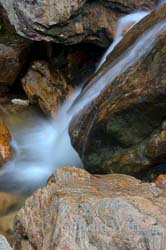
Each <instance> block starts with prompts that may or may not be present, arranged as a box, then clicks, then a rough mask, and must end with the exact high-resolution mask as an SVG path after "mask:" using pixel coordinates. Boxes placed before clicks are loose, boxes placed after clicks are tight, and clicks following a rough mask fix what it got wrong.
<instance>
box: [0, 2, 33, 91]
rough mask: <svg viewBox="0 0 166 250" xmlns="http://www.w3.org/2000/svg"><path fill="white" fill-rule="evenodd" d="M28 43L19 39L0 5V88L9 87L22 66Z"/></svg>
mask: <svg viewBox="0 0 166 250" xmlns="http://www.w3.org/2000/svg"><path fill="white" fill-rule="evenodd" d="M28 46H29V42H28V41H27V40H25V39H23V38H21V37H19V36H18V35H17V34H16V33H15V30H14V29H13V27H12V26H11V25H10V23H9V22H8V20H7V16H6V13H5V10H4V9H3V8H2V7H1V5H0V76H1V77H0V87H1V88H2V86H6V84H7V85H11V84H13V83H14V82H15V80H16V78H17V76H18V74H19V73H20V71H21V69H22V68H23V66H24V62H25V59H26V55H27V48H28Z"/></svg>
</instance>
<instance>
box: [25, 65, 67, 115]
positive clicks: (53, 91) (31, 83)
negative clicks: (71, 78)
mask: <svg viewBox="0 0 166 250" xmlns="http://www.w3.org/2000/svg"><path fill="white" fill-rule="evenodd" d="M22 83H23V88H24V90H25V93H26V94H27V96H28V98H29V100H30V102H31V103H38V104H39V106H40V108H41V109H42V111H43V112H44V113H46V114H48V115H51V116H52V117H54V116H55V115H56V113H57V111H58V110H59V108H60V106H61V104H62V102H63V101H64V100H65V99H66V98H67V97H69V96H70V95H71V93H72V87H71V86H70V85H68V84H67V82H66V80H65V78H64V76H63V74H62V73H61V72H60V71H59V70H56V69H54V68H52V67H51V65H49V64H48V63H47V62H45V61H35V62H33V63H32V65H31V67H30V68H29V70H28V72H27V73H26V75H25V76H24V78H23V79H22Z"/></svg>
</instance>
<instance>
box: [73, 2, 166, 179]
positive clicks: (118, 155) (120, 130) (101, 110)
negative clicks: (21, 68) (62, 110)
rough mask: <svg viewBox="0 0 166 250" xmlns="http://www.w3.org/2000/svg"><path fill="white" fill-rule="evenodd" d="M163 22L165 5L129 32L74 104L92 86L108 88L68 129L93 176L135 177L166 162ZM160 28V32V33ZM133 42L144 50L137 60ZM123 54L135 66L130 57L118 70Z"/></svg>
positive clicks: (165, 33) (165, 32) (165, 52)
mask: <svg viewBox="0 0 166 250" xmlns="http://www.w3.org/2000/svg"><path fill="white" fill-rule="evenodd" d="M165 21H166V5H165V4H164V5H162V6H161V7H160V8H158V9H156V10H154V11H153V12H152V13H150V14H149V15H148V16H146V17H145V18H144V19H143V20H141V21H140V22H139V23H137V24H136V25H135V26H134V27H133V28H132V29H130V30H129V31H128V32H127V34H126V35H125V36H124V38H123V39H122V40H121V42H120V43H119V44H118V45H117V46H116V47H115V49H114V50H113V51H112V52H111V53H110V55H109V56H108V57H107V61H106V62H105V63H104V64H103V65H102V67H101V68H100V69H99V71H98V72H96V75H95V76H94V77H93V78H92V79H91V81H90V82H89V83H88V85H87V86H86V87H85V88H84V89H83V91H82V93H81V94H80V96H79V97H78V98H77V101H76V102H79V100H81V98H84V97H86V95H88V91H89V88H90V86H95V84H96V83H100V80H101V83H102V82H103V83H105V84H106V83H107V87H106V88H105V89H104V90H103V92H101V93H100V94H99V96H98V97H96V99H95V100H93V101H92V102H91V103H89V104H88V105H87V106H86V107H85V108H84V109H82V110H81V112H79V113H78V114H77V115H76V116H75V117H74V119H73V121H72V122H71V125H70V134H71V141H72V144H73V146H74V147H75V149H76V150H77V152H78V153H79V155H80V157H81V159H82V160H83V162H84V165H85V167H86V169H87V170H88V171H90V172H92V173H100V174H101V173H112V172H120V173H130V174H135V173H138V172H142V170H147V169H148V168H149V169H150V167H151V166H153V165H154V163H155V162H158V163H159V164H160V163H162V161H163V159H165V158H166V147H165V145H166V132H165V131H164V130H165V128H164V127H165V126H163V121H164V119H165V110H166V109H165V107H166V103H165V100H166V80H165V79H166V71H165V67H166V56H165V55H166V43H165V40H166V25H165ZM160 22H161V23H160ZM155 25H157V26H156V27H155ZM162 25H163V26H164V28H163V30H160V27H162ZM159 30H160V32H159V34H157V33H156V32H158V31H159ZM150 31H151V33H150ZM147 34H150V36H149V37H148V36H147ZM155 35H156V36H155ZM146 36H147V37H148V39H147V42H145V38H146ZM137 39H140V40H139V41H141V42H142V44H144V45H146V46H147V47H146V48H144V47H142V48H143V50H142V51H143V54H142V56H140V57H137V56H138V55H139V53H140V55H141V49H142V48H141V46H140V47H139V49H137V53H136V50H135V48H136V47H135V44H137V45H138V43H137V41H138V40H137ZM152 41H154V43H152V44H151V42H152ZM150 44H151V45H150ZM132 46H133V47H132ZM148 46H149V48H148ZM131 48H132V49H131ZM130 49H131V51H130ZM127 51H130V52H131V54H132V53H133V55H135V56H134V60H133V62H132V60H131V57H129V58H128V60H129V61H130V63H131V64H130V63H129V65H128V67H127V68H125V63H124V66H123V67H122V68H123V69H122V68H121V62H127V60H126V58H127V56H126V55H129V54H130V53H128V52H127ZM131 54H130V55H131ZM115 65H117V67H116V66H115ZM119 69H120V71H119V74H117V75H116V73H115V78H114V77H113V76H114V72H116V70H117V71H118V70H119ZM109 72H112V74H111V73H109ZM109 78H110V79H109ZM96 89H97V87H96ZM86 91H87V92H86ZM76 102H75V105H76V104H77V103H76Z"/></svg>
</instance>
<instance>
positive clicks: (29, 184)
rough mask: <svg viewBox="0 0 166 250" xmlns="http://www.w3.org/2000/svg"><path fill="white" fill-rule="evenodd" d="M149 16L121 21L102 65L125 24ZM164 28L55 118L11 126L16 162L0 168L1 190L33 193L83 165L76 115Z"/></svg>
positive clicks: (153, 30) (156, 29)
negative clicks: (72, 127) (59, 172)
mask: <svg viewBox="0 0 166 250" xmlns="http://www.w3.org/2000/svg"><path fill="white" fill-rule="evenodd" d="M145 15H147V13H146V12H139V13H134V14H130V15H127V16H126V17H124V18H122V19H121V20H120V22H119V26H118V30H117V35H116V39H115V41H114V43H113V44H112V45H111V47H110V48H109V49H108V51H107V52H106V54H105V55H104V57H103V58H102V60H101V62H100V63H99V66H98V68H99V67H100V66H101V64H102V63H103V62H104V61H105V58H106V57H107V54H108V53H110V51H112V50H113V48H114V47H115V45H116V44H117V43H118V42H119V41H120V39H121V38H122V32H123V29H124V26H125V25H126V24H127V23H131V22H132V23H136V22H137V21H139V20H140V19H141V18H143V17H144V16H145ZM163 29H166V24H165V22H161V23H159V24H156V25H155V26H153V27H152V28H151V29H150V30H148V31H146V32H145V33H144V34H143V35H142V36H141V37H140V38H139V39H138V40H136V42H135V43H134V44H133V45H132V46H131V47H130V48H128V50H126V51H125V52H124V53H123V54H122V55H121V56H120V57H119V58H117V59H116V61H114V63H113V64H111V65H110V66H109V67H108V68H107V69H106V70H105V71H104V72H103V74H102V75H100V77H99V78H98V79H97V80H96V81H95V82H93V80H92V81H91V82H90V84H88V86H87V87H85V88H84V89H83V90H82V91H81V87H80V88H78V89H76V90H75V92H74V94H73V96H72V97H71V98H70V99H69V100H68V101H67V102H66V103H64V105H63V106H62V108H61V110H60V111H59V113H58V115H57V117H56V119H55V120H51V119H49V120H47V119H45V118H43V117H41V116H39V115H38V114H34V115H33V116H30V118H28V116H27V118H26V117H25V118H24V120H23V125H24V126H21V127H18V128H17V126H14V127H12V126H11V127H10V129H11V131H12V135H13V142H12V145H13V148H14V151H15V153H14V157H13V159H12V161H11V162H9V163H8V164H7V165H6V166H5V167H4V168H3V169H2V170H1V171H0V190H3V191H10V192H15V193H18V192H20V193H24V192H30V191H33V190H34V189H36V188H37V187H39V186H41V185H44V184H45V183H46V180H47V178H48V177H49V176H50V175H51V174H52V173H53V171H54V170H55V169H56V168H57V167H62V166H65V165H68V166H69V165H70V166H72V165H75V166H77V167H82V163H81V160H80V159H79V156H78V154H77V153H76V152H75V150H74V149H73V147H72V146H71V143H70V138H69V134H68V126H69V123H70V121H71V119H72V117H73V116H74V115H75V114H76V113H77V112H78V111H80V110H81V109H82V108H83V107H84V106H85V105H87V104H88V103H89V102H90V101H92V100H93V99H94V98H95V97H96V96H98V95H99V94H100V93H101V91H103V90H104V88H105V87H106V86H107V85H108V84H111V82H112V81H113V80H114V79H115V77H117V76H118V75H119V74H120V73H122V72H124V71H125V70H126V69H127V68H128V67H130V66H131V65H132V64H133V63H135V62H136V61H137V60H138V59H139V58H141V57H142V56H144V55H145V53H147V52H148V51H150V50H151V48H152V46H153V43H154V41H155V39H156V37H157V36H158V35H159V34H160V33H161V32H162V31H163ZM80 91H81V93H80ZM73 103H74V105H72V104H73ZM68 110H70V112H68Z"/></svg>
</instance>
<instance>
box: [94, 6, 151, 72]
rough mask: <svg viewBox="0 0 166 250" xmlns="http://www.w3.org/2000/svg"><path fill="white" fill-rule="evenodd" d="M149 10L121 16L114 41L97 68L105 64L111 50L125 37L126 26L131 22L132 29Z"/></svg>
mask: <svg viewBox="0 0 166 250" xmlns="http://www.w3.org/2000/svg"><path fill="white" fill-rule="evenodd" d="M148 13H149V12H147V11H139V12H134V13H132V14H129V15H126V16H124V17H121V18H120V19H119V21H118V27H117V31H116V35H115V39H114V41H113V43H112V44H111V45H110V46H109V47H108V49H107V50H106V52H105V53H104V55H103V56H102V58H101V60H100V62H99V64H98V66H97V70H96V71H98V70H99V69H100V67H101V66H102V65H103V63H104V62H105V61H106V59H107V56H108V55H109V54H110V53H111V51H112V50H113V49H114V48H115V46H116V45H117V44H118V43H119V42H120V41H121V40H122V38H123V32H124V30H125V27H126V26H127V25H128V24H130V25H131V26H130V28H129V29H131V28H132V27H133V26H134V25H135V24H136V23H138V22H139V21H140V20H141V19H142V18H144V17H145V16H147V15H148Z"/></svg>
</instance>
